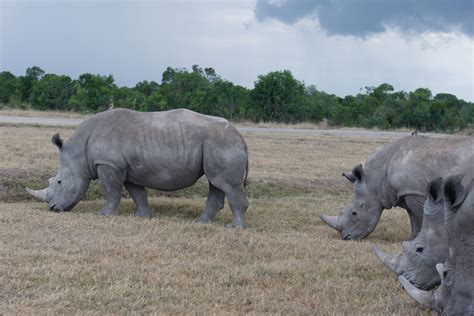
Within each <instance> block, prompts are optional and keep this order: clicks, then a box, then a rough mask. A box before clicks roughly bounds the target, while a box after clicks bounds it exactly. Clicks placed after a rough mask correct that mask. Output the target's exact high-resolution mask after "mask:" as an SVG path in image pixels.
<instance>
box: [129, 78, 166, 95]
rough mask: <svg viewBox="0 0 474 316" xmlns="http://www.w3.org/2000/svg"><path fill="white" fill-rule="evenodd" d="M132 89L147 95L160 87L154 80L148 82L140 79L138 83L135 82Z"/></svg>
mask: <svg viewBox="0 0 474 316" xmlns="http://www.w3.org/2000/svg"><path fill="white" fill-rule="evenodd" d="M134 89H135V90H136V91H138V92H140V93H142V94H143V95H145V96H147V97H149V96H150V95H152V94H153V93H154V92H157V91H158V90H159V89H160V86H159V85H158V83H157V82H155V81H150V82H148V81H146V80H145V81H140V82H139V83H137V84H136V85H135V87H134Z"/></svg>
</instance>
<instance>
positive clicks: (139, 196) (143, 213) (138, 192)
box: [125, 181, 154, 218]
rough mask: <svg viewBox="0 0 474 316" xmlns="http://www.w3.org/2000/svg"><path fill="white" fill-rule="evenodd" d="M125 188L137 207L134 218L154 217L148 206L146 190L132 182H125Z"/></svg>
mask: <svg viewBox="0 0 474 316" xmlns="http://www.w3.org/2000/svg"><path fill="white" fill-rule="evenodd" d="M125 188H126V189H127V191H128V193H130V196H131V197H132V199H133V202H135V204H136V205H137V210H136V211H135V216H140V217H147V218H152V217H153V215H154V212H153V210H152V209H151V208H150V207H149V206H148V197H147V194H146V190H145V188H144V187H143V186H141V185H137V184H135V183H132V182H128V181H127V182H125Z"/></svg>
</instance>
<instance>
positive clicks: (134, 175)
mask: <svg viewBox="0 0 474 316" xmlns="http://www.w3.org/2000/svg"><path fill="white" fill-rule="evenodd" d="M203 173H204V171H203V164H202V148H196V149H195V150H190V151H188V152H186V153H183V152H177V151H176V150H174V149H173V148H171V149H170V148H166V149H165V148H163V147H161V148H160V149H159V150H156V151H153V152H147V153H144V154H143V155H140V156H136V155H135V157H134V158H133V159H131V161H129V167H128V170H127V181H130V182H133V183H136V184H138V185H142V186H144V187H148V188H152V189H155V190H162V191H174V190H179V189H183V188H186V187H188V186H191V185H193V184H194V183H195V182H196V181H197V180H198V179H199V178H200V177H201V176H202V175H203Z"/></svg>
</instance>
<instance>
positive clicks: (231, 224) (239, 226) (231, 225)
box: [225, 223, 247, 229]
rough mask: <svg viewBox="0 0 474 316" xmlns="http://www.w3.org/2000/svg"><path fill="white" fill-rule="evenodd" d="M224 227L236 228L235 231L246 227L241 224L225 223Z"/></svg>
mask: <svg viewBox="0 0 474 316" xmlns="http://www.w3.org/2000/svg"><path fill="white" fill-rule="evenodd" d="M225 226H226V227H230V228H236V229H245V228H247V226H246V225H245V224H243V223H227V224H226V225H225Z"/></svg>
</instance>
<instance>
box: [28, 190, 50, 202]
mask: <svg viewBox="0 0 474 316" xmlns="http://www.w3.org/2000/svg"><path fill="white" fill-rule="evenodd" d="M46 190H48V189H47V188H46V189H43V190H32V189H30V188H26V191H27V192H28V193H29V194H31V195H33V196H34V197H35V198H38V199H40V200H42V201H44V202H48V200H47V198H46Z"/></svg>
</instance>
